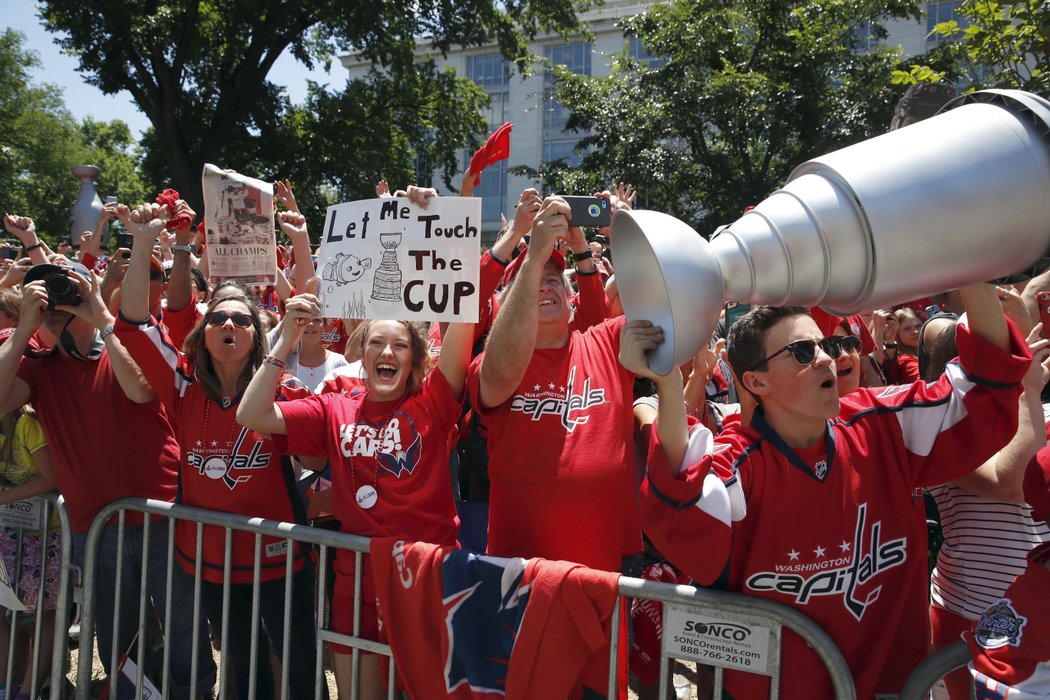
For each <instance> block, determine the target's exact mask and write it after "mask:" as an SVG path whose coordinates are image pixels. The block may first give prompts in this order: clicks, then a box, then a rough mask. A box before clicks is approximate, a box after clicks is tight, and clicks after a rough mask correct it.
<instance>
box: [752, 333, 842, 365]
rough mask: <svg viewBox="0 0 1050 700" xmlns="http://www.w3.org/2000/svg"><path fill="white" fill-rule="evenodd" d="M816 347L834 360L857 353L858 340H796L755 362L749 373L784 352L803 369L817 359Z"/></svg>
mask: <svg viewBox="0 0 1050 700" xmlns="http://www.w3.org/2000/svg"><path fill="white" fill-rule="evenodd" d="M818 346H819V347H820V349H821V350H823V351H824V352H825V353H826V354H827V356H828V357H830V358H831V359H833V360H834V359H835V358H836V357H838V356H839V355H841V354H842V353H843V352H849V353H853V352H856V353H859V352H860V338H858V337H857V336H855V335H829V336H828V337H827V338H821V339H820V340H796V341H795V342H793V343H788V344H787V345H785V346H784V347H782V348H780V349H779V350H777V351H776V352H775V353H773V354H772V355H770V356H769V357H767V358H765V359H763V360H761V361H759V362H756V363H755V365H754V367H752V368H751V371H752V372H753V371H755V370H756V369H758V368H759V367H761V366H762V365H764V364H766V363H767V362H769V361H770V360H772V359H773V358H775V357H777V356H778V355H782V354H784V353H785V352H787V353H791V356H792V357H793V358H795V362H797V363H799V364H800V365H802V366H803V367H805V366H808V365H811V364H813V361H814V360H816V359H817V347H818Z"/></svg>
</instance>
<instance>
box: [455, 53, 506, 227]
mask: <svg viewBox="0 0 1050 700" xmlns="http://www.w3.org/2000/svg"><path fill="white" fill-rule="evenodd" d="M510 68H511V67H510V63H509V62H508V61H506V60H505V59H504V58H503V57H502V56H501V55H499V54H498V53H493V54H484V55H481V56H468V57H467V77H468V78H470V79H471V80H473V81H474V82H475V83H477V84H478V85H479V86H481V87H482V88H484V90H485V92H486V93H488V96H489V106H488V108H487V109H485V110H484V111H483V113H482V116H484V117H485V121H486V123H487V124H488V128H489V133H491V132H493V131H495V130H496V129H498V128H499V127H500V126H501V125H502V124H503V122H505V121H507V110H508V105H509V103H510ZM471 155H472V154H471V153H466V154H465V161H464V163H463V170H464V172H465V171H466V169H467V167H468V166H469V165H470V157H471ZM474 196H475V197H481V220H482V221H483V222H486V223H492V222H499V216H500V214H501V213H503V212H504V211H505V210H506V208H507V161H506V160H501V161H500V162H498V163H494V164H492V165H490V166H489V167H487V168H485V172H483V173H482V174H481V184H480V185H478V186H477V187H475V188H474Z"/></svg>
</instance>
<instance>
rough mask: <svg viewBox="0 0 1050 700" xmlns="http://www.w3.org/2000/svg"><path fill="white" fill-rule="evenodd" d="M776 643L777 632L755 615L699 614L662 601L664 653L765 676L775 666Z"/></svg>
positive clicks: (776, 664)
mask: <svg viewBox="0 0 1050 700" xmlns="http://www.w3.org/2000/svg"><path fill="white" fill-rule="evenodd" d="M779 642H780V640H779V631H772V630H770V628H769V627H768V626H767V625H766V624H764V623H763V621H761V620H760V619H759V618H754V617H748V616H746V615H736V614H732V613H719V615H718V616H717V617H715V616H712V615H706V614H705V615H700V614H697V613H696V611H695V608H688V607H685V606H681V605H676V604H674V603H665V604H664V629H663V653H664V655H665V656H671V657H674V658H676V659H691V660H694V661H700V662H703V663H705V664H711V665H714V666H721V667H722V668H734V669H738V670H740V671H748V672H749V673H763V674H766V675H768V674H769V668H770V667H771V666H772V667H773V668H777V667H778V666H779V663H778V661H779V658H778V657H779V655H780V643H779Z"/></svg>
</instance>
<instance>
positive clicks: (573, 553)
mask: <svg viewBox="0 0 1050 700" xmlns="http://www.w3.org/2000/svg"><path fill="white" fill-rule="evenodd" d="M624 321H625V319H624V317H622V316H620V317H618V318H614V319H610V320H608V321H606V322H604V323H602V324H600V325H597V326H594V327H592V328H591V329H590V330H588V331H587V332H586V333H580V332H573V333H571V334H570V335H569V342H568V345H567V346H566V347H563V348H556V349H550V350H536V351H535V352H533V355H532V359H531V361H530V362H529V366H528V368H527V369H526V371H525V376H524V378H523V379H522V380H521V384H519V385H518V388H517V389H516V390H515V391H514V394H513V395H512V396H511V397H510V399H508V400H507V401H506V402H505V403H503V404H502V405H500V406H497V407H495V408H491V409H482V408H481V399H480V396H479V392H480V383H479V377H478V371H479V368H480V366H481V362H482V361H483V359H484V353H483V354H481V355H479V356H478V357H477V359H475V361H474V363H473V364H472V365H471V367H470V371H469V372H468V374H467V388H468V391H469V392H470V401H471V406H474V410H475V411H477V412H478V413H480V414H481V415H482V417H483V419H484V421H485V425H486V426H487V427H488V449H489V479H490V481H491V490H490V492H489V499H490V506H489V542H488V551H489V552H490V553H492V554H496V555H499V556H523V557H543V558H546V559H564V560H566V561H574V562H578V563H580V564H584V565H586V566H590V567H594V568H597V569H605V570H607V571H617V570H619V568H620V560H621V558H622V557H623V555H624V554H630V553H632V552H637V551H638V550H639V549H641V534H640V528H639V526H638V519H637V508H636V504H635V493H636V488H635V468H634V451H633V448H632V439H633V426H632V421H633V417H632V416H633V414H632V411H631V405H632V388H633V377H632V375H631V373H630V372H628V371H627V370H625V369H624V368H623V367H622V366H621V365H620V362H619V360H618V359H617V358H618V354H619V351H620V328H621V327H622V326H623V324H624Z"/></svg>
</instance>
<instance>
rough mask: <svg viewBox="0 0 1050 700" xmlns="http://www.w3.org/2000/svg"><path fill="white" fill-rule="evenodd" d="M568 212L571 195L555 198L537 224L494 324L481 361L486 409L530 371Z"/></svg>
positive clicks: (507, 395) (549, 200)
mask: <svg viewBox="0 0 1050 700" xmlns="http://www.w3.org/2000/svg"><path fill="white" fill-rule="evenodd" d="M568 216H569V205H568V204H567V203H566V202H565V200H564V199H562V198H561V197H549V198H547V199H546V200H545V201H544V203H543V208H542V209H541V210H540V212H539V214H538V215H537V217H536V220H535V222H533V224H532V241H531V243H530V244H529V249H528V251H527V252H526V253H525V260H524V261H522V265H521V268H520V269H519V270H518V274H517V277H516V278H515V279H514V283H513V284H512V285H511V287H510V291H509V292H508V293H507V295H506V296H505V297H504V299H503V303H502V304H501V307H500V310H499V313H498V314H496V319H495V320H494V321H493V323H492V332H491V333H490V334H489V340H488V345H487V346H486V349H485V356H484V358H483V359H482V361H481V368H480V370H479V380H480V390H481V403H482V406H483V407H485V408H494V407H496V406H499V405H500V404H502V403H503V402H504V401H506V400H507V399H508V398H510V395H511V394H512V393H513V392H514V389H515V388H517V386H518V384H520V383H521V378H522V377H523V376H525V370H526V368H527V367H528V364H529V359H530V358H531V357H532V352H533V350H534V349H535V347H536V334H537V330H538V324H539V313H538V309H537V304H539V288H540V277H541V276H542V275H543V267H544V265H546V264H547V260H549V259H550V255H551V251H553V250H554V244H555V243H556V242H557V241H559V240H563V239H564V238H565V237H566V235H568V229H569V223H568V218H567V217H568Z"/></svg>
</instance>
